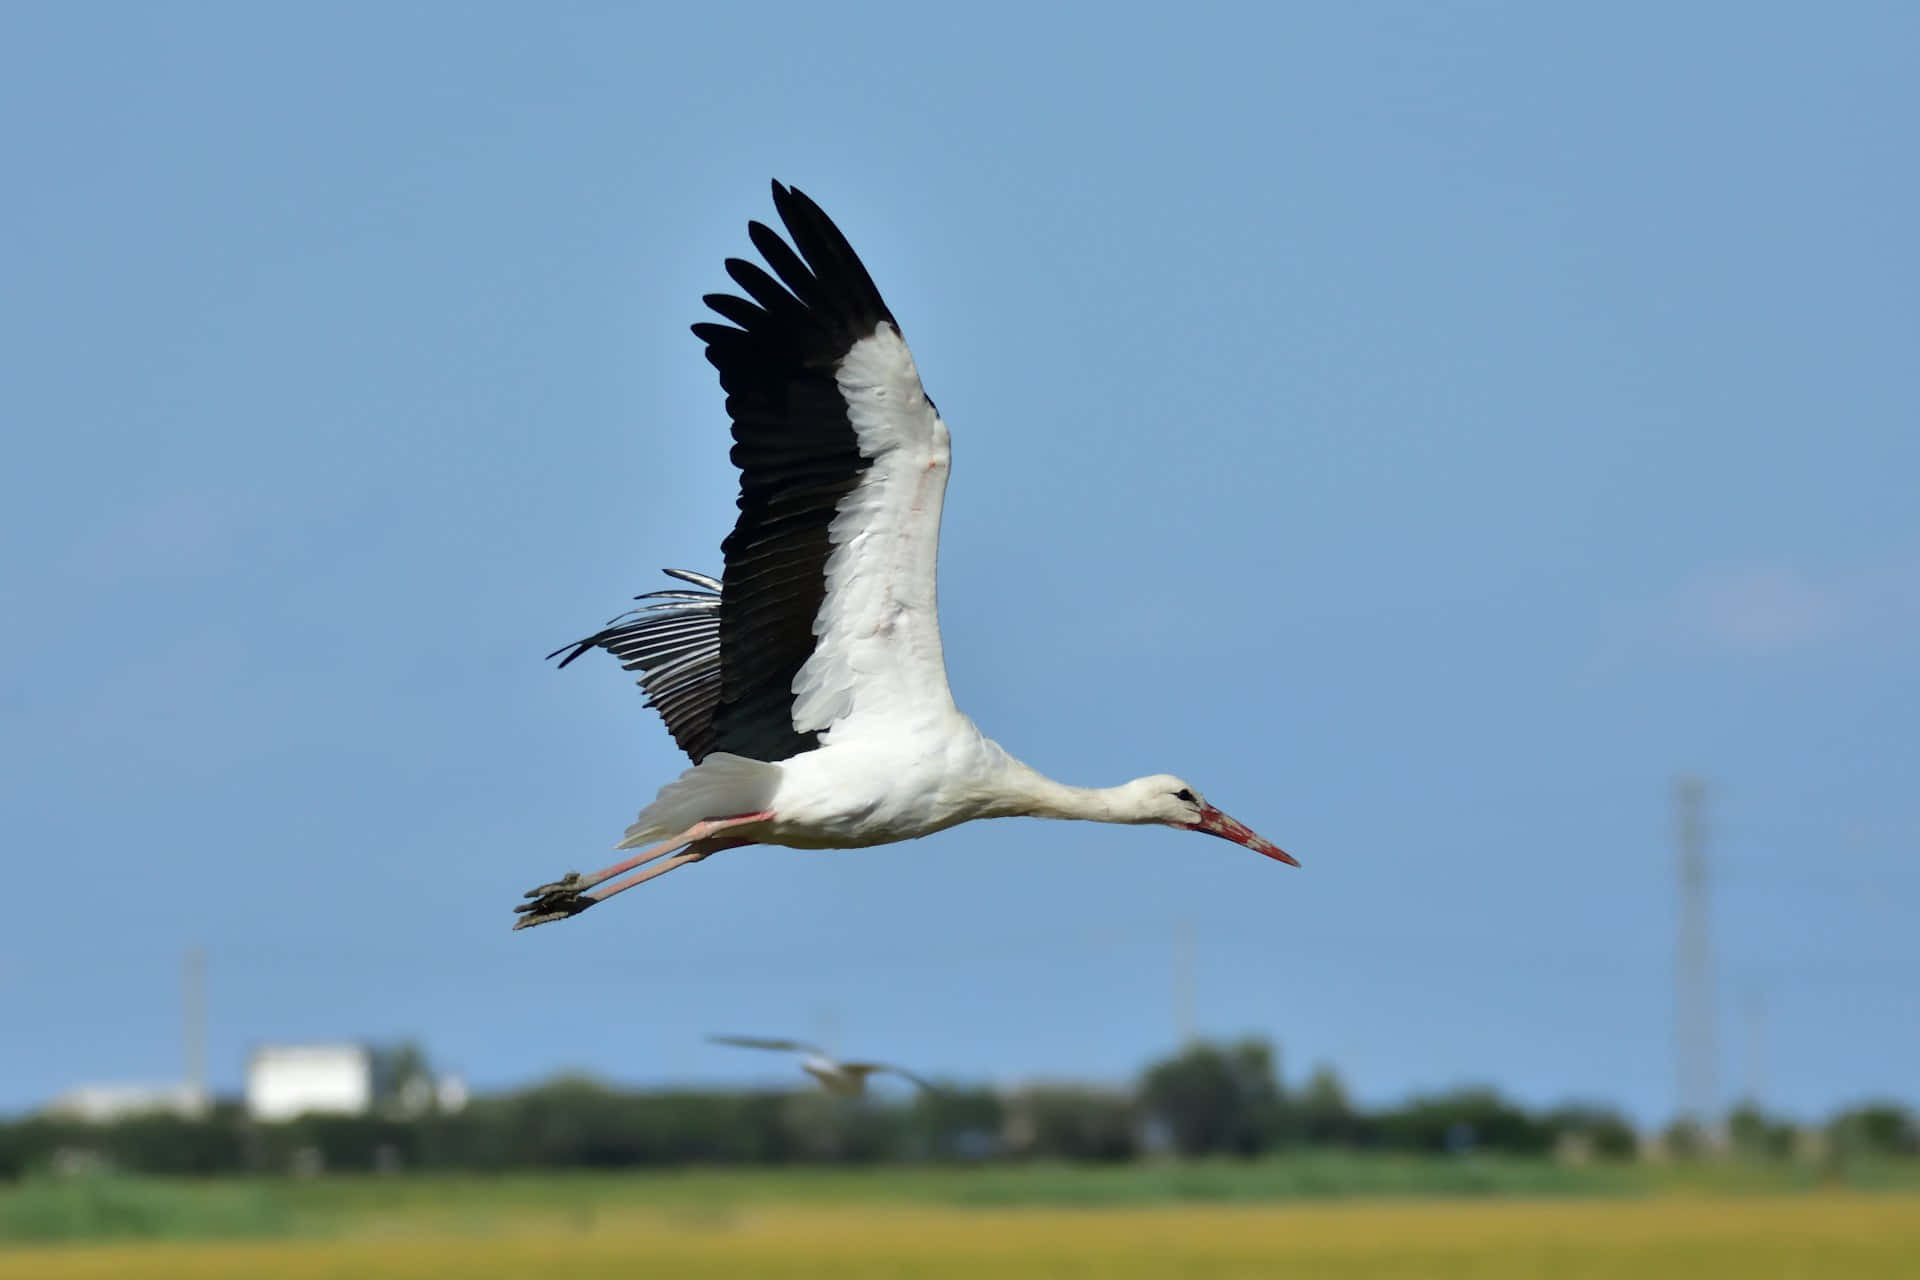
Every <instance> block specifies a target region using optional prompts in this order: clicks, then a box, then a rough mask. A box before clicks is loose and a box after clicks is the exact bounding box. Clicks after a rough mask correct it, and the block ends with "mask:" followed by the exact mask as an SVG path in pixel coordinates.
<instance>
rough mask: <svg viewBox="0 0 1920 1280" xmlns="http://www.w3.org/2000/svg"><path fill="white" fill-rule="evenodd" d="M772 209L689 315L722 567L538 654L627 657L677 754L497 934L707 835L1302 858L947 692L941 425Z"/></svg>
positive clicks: (637, 880) (824, 252) (859, 310)
mask: <svg viewBox="0 0 1920 1280" xmlns="http://www.w3.org/2000/svg"><path fill="white" fill-rule="evenodd" d="M773 204H774V208H775V209H776V210H777V211H778V212H779V214H780V220H781V221H782V222H784V223H785V224H786V228H787V234H788V236H789V237H791V239H792V245H791V246H789V245H788V243H787V242H786V241H783V240H782V239H781V238H780V237H779V235H777V234H776V233H775V232H773V231H772V230H770V229H769V228H767V227H766V226H763V225H762V224H760V223H758V222H751V223H748V225H747V234H748V236H749V238H750V239H752V241H753V244H754V247H755V248H756V249H758V250H759V251H760V253H761V255H762V256H763V257H765V258H766V260H767V264H768V265H769V266H770V267H772V268H773V274H772V275H769V274H768V273H767V272H766V271H764V270H762V269H761V268H760V267H758V266H755V265H754V264H753V263H751V262H745V261H742V260H741V259H738V258H729V259H728V260H727V263H726V268H727V274H728V275H730V276H731V277H733V280H734V282H735V283H736V284H738V285H739V286H740V288H741V289H742V290H744V291H745V292H746V293H747V294H748V296H749V298H751V301H749V300H748V299H747V298H739V297H735V296H733V295H731V294H724V293H712V294H708V295H707V296H706V298H705V299H704V301H705V302H706V304H707V306H709V307H710V308H712V309H713V310H714V311H716V312H718V313H719V314H720V316H721V317H722V318H723V319H725V320H728V321H730V322H731V323H730V324H712V323H707V324H696V325H694V326H693V332H694V334H695V335H696V336H697V337H699V338H700V340H701V341H703V342H704V343H706V346H707V359H708V361H710V362H711V363H712V364H713V366H714V367H715V368H716V369H718V370H719V371H720V386H721V388H722V389H723V390H724V391H725V392H726V394H727V413H728V415H729V416H730V417H731V418H732V419H733V439H734V446H733V452H732V458H733V462H734V465H735V466H737V467H739V468H740V497H739V508H740V515H739V518H738V520H737V521H736V522H735V524H734V528H733V533H732V535H731V536H729V537H728V538H727V540H726V541H725V542H724V543H722V544H721V548H720V549H721V554H722V556H723V557H724V559H725V562H726V572H725V575H724V576H723V577H722V578H721V579H719V580H717V581H716V580H715V579H713V578H709V577H706V576H704V575H702V574H698V573H691V572H688V571H686V570H677V569H669V570H667V573H668V574H669V575H670V576H672V577H674V578H676V579H678V580H679V581H680V582H682V583H684V584H686V585H685V586H683V587H681V588H680V589H677V590H669V591H656V592H651V593H649V594H647V595H643V596H640V597H637V598H638V599H639V600H641V601H643V602H646V603H644V604H642V606H641V607H640V608H638V609H635V610H633V611H631V612H629V613H625V614H622V615H621V616H620V617H618V618H615V619H614V620H613V621H612V622H610V623H609V624H608V625H607V627H606V628H605V629H604V630H602V631H599V632H596V633H595V634H593V635H591V636H588V637H587V638H586V639H584V640H581V641H579V642H578V643H577V644H573V645H568V646H564V647H563V648H561V649H558V650H555V651H554V653H553V654H551V655H549V656H550V657H558V656H559V655H560V654H563V653H564V654H565V655H566V656H565V657H564V658H562V659H561V662H560V665H561V666H563V667H564V666H566V665H567V663H569V662H572V661H573V660H574V659H575V658H578V657H579V656H580V655H581V654H583V653H585V652H587V651H588V650H589V649H594V648H600V649H605V650H607V651H608V652H609V653H611V654H613V655H614V656H615V657H616V658H618V659H619V660H620V663H621V665H622V666H624V667H625V668H626V669H627V670H629V671H637V672H639V673H640V679H639V683H640V685H641V687H642V688H643V689H644V690H645V691H646V694H647V699H648V703H649V705H651V706H653V707H654V708H655V709H656V710H658V711H659V713H660V715H661V718H662V719H664V720H665V721H666V726H667V731H668V732H669V733H671V734H672V735H673V739H674V741H675V742H676V743H678V744H679V746H680V748H681V749H682V750H684V751H685V752H686V753H687V754H688V756H690V757H691V758H692V759H693V767H692V768H691V769H688V770H687V771H686V772H685V773H682V774H681V775H680V776H679V777H678V778H676V779H675V780H674V781H672V782H669V783H668V784H667V785H666V786H664V787H662V788H661V789H660V792H659V795H658V796H657V798H656V799H655V800H654V802H653V803H652V804H650V805H648V806H647V807H646V808H645V809H642V810H641V811H640V816H639V817H638V818H637V819H636V820H635V821H634V823H633V825H632V826H630V827H628V828H627V833H626V838H625V839H624V840H622V841H621V842H620V844H619V845H618V846H617V847H618V848H620V849H623V850H625V849H637V850H638V852H636V853H634V854H633V855H632V856H631V857H627V858H623V859H621V860H620V861H619V862H616V863H614V864H613V865H612V866H610V867H607V868H606V869H605V870H602V871H598V872H595V873H594V874H593V875H590V876H582V875H580V874H579V873H578V872H573V873H569V874H568V875H567V876H566V877H565V878H564V879H561V880H558V881H555V882H554V883H551V884H545V885H542V886H540V887H539V888H537V889H534V890H531V891H529V892H528V893H527V895H526V897H527V898H528V899H530V901H528V902H525V903H522V904H521V905H520V906H519V907H517V908H516V911H517V913H518V914H519V916H520V919H519V920H518V921H517V922H516V923H515V924H514V928H516V929H520V928H525V927H527V926H529V925H536V924H544V923H546V922H548V921H550V920H560V919H564V918H566V917H568V916H572V915H576V914H578V913H579V912H581V911H584V910H586V909H587V908H588V907H591V906H593V905H595V904H596V903H601V902H605V901H606V900H607V899H608V898H611V897H612V896H613V895H615V894H617V893H622V892H624V891H625V890H627V889H631V888H633V887H634V886H635V885H638V884H642V883H645V882H646V881H648V880H651V879H653V878H654V877H656V876H661V875H665V874H666V873H667V872H669V871H672V870H673V869H674V868H676V867H684V866H686V865H687V864H688V863H690V862H698V861H700V860H701V859H702V858H706V857H708V856H710V855H711V854H714V853H717V852H718V851H720V850H722V849H733V848H738V847H740V846H742V845H750V844H774V845H785V846H787V847H789V848H794V849H857V848H864V847H866V846H869V845H877V844H888V843H891V842H893V841H896V840H912V839H914V838H916V837H919V836H925V835H931V834H933V833H934V832H936V831H943V830H945V829H946V828H948V827H951V826H954V825H956V824H957V823H961V822H969V821H972V820H973V819H975V818H1007V817H1018V816H1026V817H1035V818H1080V819H1085V820H1087V821H1091V822H1124V823H1135V824H1140V823H1159V824H1161V825H1164V826H1169V827H1178V828H1180V829H1181V830H1183V831H1203V832H1206V833H1207V834H1209V835H1215V836H1220V837H1223V838H1225V839H1227V840H1231V841H1234V842H1235V843H1236V844H1242V845H1245V846H1246V847H1247V848H1249V849H1253V850H1255V851H1257V852H1259V853H1263V854H1265V855H1267V856H1268V857H1270V858H1277V859H1279V860H1280V861H1282V862H1286V863H1291V864H1292V865H1294V866H1298V865H1299V863H1297V862H1295V861H1294V859H1293V858H1292V857H1291V856H1289V855H1288V854H1287V853H1286V852H1285V851H1284V850H1282V849H1280V848H1279V847H1278V846H1277V845H1274V844H1273V843H1271V842H1270V841H1268V840H1265V839H1263V838H1262V837H1260V836H1258V835H1255V834H1254V833H1253V832H1252V831H1250V830H1248V829H1247V828H1246V827H1244V826H1242V825H1241V824H1240V823H1238V822H1236V821H1235V820H1234V819H1232V818H1230V817H1228V816H1227V815H1226V814H1224V813H1222V812H1220V810H1218V809H1216V808H1214V807H1213V806H1212V805H1210V804H1208V803H1207V802H1206V801H1205V800H1203V799H1201V798H1200V793H1199V792H1198V791H1196V790H1195V789H1194V788H1193V787H1192V786H1191V785H1189V784H1188V783H1186V782H1183V781H1181V780H1180V779H1179V778H1176V777H1172V776H1171V775H1168V774H1164V773H1160V774H1154V775H1153V776H1151V777H1146V778H1136V779H1135V780H1134V781H1132V782H1128V783H1125V784H1123V785H1121V786H1117V787H1106V788H1096V789H1088V788H1082V787H1069V786H1065V785H1063V784H1061V783H1058V782H1055V781H1053V780H1052V779H1051V778H1048V777H1045V776H1044V775H1042V774H1040V773H1038V772H1037V771H1035V770H1033V769H1030V768H1028V767H1027V766H1026V765H1024V764H1022V763H1021V762H1020V761H1018V760H1016V759H1014V758H1013V756H1011V755H1009V754H1008V753H1007V752H1006V751H1005V750H1003V749H1002V748H1001V747H1000V745H999V744H998V743H996V742H994V741H993V740H992V739H991V738H988V737H987V736H986V735H985V734H983V733H981V732H980V730H979V729H977V728H975V727H974V723H973V721H971V720H969V719H968V718H967V717H966V716H965V715H963V714H962V713H961V712H960V710H959V708H957V707H955V706H954V703H953V695H952V693H951V692H950V691H949V690H948V688H947V672H946V662H945V659H944V657H943V656H942V654H941V649H940V624H939V618H938V617H937V615H936V612H935V601H934V562H935V559H936V557H937V556H938V554H939V545H940V505H941V499H942V497H943V495H944V494H945V492H946V488H947V465H948V436H947V425H946V423H944V422H942V421H941V420H940V415H939V412H938V411H937V410H936V409H935V408H934V404H933V401H932V400H930V399H929V398H928V397H927V393H926V391H925V390H924V389H923V388H922V387H921V385H920V375H919V373H918V372H917V371H916V370H915V368H914V363H913V355H912V353H911V352H910V351H908V350H907V344H906V340H905V339H904V338H902V337H901V335H900V326H899V325H898V324H897V323H896V322H895V321H894V318H893V315H892V313H891V312H889V311H888V310H887V304H886V303H885V302H883V301H881V299H880V292H879V290H878V289H876V288H875V287H874V284H873V280H872V278H871V277H870V276H868V274H867V270H866V268H865V267H864V266H862V265H861V262H860V259H859V258H858V256H856V255H855V254H854V251H853V248H852V246H850V245H849V244H848V243H847V240H846V237H845V236H843V235H841V233H840V230H839V228H837V227H835V226H834V225H833V223H832V221H830V220H829V219H828V217H827V215H826V214H825V213H823V212H821V210H820V207H819V206H818V205H816V204H815V203H814V202H813V201H812V200H810V199H808V198H807V197H806V196H805V195H803V194H801V193H800V192H799V191H796V190H792V189H790V188H787V187H783V186H781V185H780V184H779V183H778V182H776V183H774V184H773ZM776 276H777V277H778V279H776V278H775V277H776ZM648 864H653V865H648ZM641 868H645V869H644V870H642V869H641ZM621 876H624V877H625V878H624V879H616V877H621Z"/></svg>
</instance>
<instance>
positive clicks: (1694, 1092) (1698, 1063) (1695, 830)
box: [1673, 775, 1719, 1140]
mask: <svg viewBox="0 0 1920 1280" xmlns="http://www.w3.org/2000/svg"><path fill="white" fill-rule="evenodd" d="M1706 791H1707V784H1706V783H1705V782H1703V781H1701V780H1700V779H1699V778H1697V777H1692V776H1687V775H1683V776H1681V777H1679V778H1677V779H1675V780H1674V784H1673V825H1674V843H1675V845H1676V846H1677V849H1678V853H1679V860H1678V865H1677V868H1676V869H1677V870H1678V872H1679V877H1680V936H1679V939H1678V946H1677V947H1676V949H1675V960H1676V964H1675V974H1674V1059H1675V1061H1674V1066H1675V1074H1676V1076H1677V1084H1678V1086H1679V1095H1680V1096H1679V1103H1680V1114H1681V1116H1682V1117H1683V1118H1687V1119H1691V1120H1692V1121H1693V1122H1694V1123H1695V1124H1697V1125H1699V1126H1700V1130H1701V1132H1702V1134H1703V1135H1705V1136H1706V1137H1707V1138H1708V1139H1709V1140H1711V1139H1712V1137H1713V1135H1714V1134H1715V1133H1716V1132H1717V1130H1718V1127H1719V1117H1718V1111H1719V1101H1718V1099H1717V1097H1716V1096H1715V1094H1716V1087H1717V1086H1716V1080H1715V1074H1716V1073H1715V1061H1716V1052H1717V1051H1716V1049H1715V1046H1714V1011H1713V947H1712V943H1711V941H1710V940H1709V938H1708V936H1707V916H1708V912H1707V852H1706V844H1707V824H1706V817H1705V813H1704V810H1705V807H1706Z"/></svg>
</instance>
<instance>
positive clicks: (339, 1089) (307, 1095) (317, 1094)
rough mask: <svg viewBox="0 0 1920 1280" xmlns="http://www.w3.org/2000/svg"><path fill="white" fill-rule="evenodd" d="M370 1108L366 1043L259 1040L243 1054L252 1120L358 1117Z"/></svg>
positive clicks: (370, 1058)
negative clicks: (264, 1042)
mask: <svg viewBox="0 0 1920 1280" xmlns="http://www.w3.org/2000/svg"><path fill="white" fill-rule="evenodd" d="M372 1107H373V1053H372V1052H371V1051H370V1050H369V1049H368V1048H367V1047H366V1046H365V1045H359V1044H275V1045H262V1046H260V1047H259V1048H257V1049H255V1050H254V1051H253V1053H252V1054H251V1055H250V1056H249V1057H248V1059H247V1114H248V1115H249V1116H250V1117H252V1118H253V1119H255V1120H291V1119H293V1118H294V1117H295V1116H299V1115H305V1114H306V1113H308V1112H310V1111H322V1112H327V1113H329V1114H332V1115H350V1116H357V1115H364V1114H366V1112H368V1111H369V1110H371V1109H372Z"/></svg>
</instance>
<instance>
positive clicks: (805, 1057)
mask: <svg viewBox="0 0 1920 1280" xmlns="http://www.w3.org/2000/svg"><path fill="white" fill-rule="evenodd" d="M707 1039H709V1040H711V1041H712V1042H713V1043H715V1044H730V1045H733V1046H734V1047H735V1048H739V1049H774V1050H777V1051H781V1052H785V1053H797V1054H799V1055H800V1069H801V1070H802V1071H804V1072H806V1073H807V1074H808V1075H810V1076H812V1077H813V1078H814V1079H815V1080H818V1081H819V1082H820V1087H821V1088H823V1089H825V1090H826V1091H827V1092H828V1093H834V1094H838V1095H840V1096H841V1097H843V1098H856V1097H859V1096H860V1095H861V1094H863V1093H865V1092H866V1091H867V1077H868V1076H874V1075H881V1074H887V1075H896V1076H899V1077H900V1078H901V1079H902V1080H907V1081H911V1082H912V1083H913V1084H915V1085H917V1086H918V1087H920V1088H922V1089H925V1090H926V1091H927V1092H929V1093H939V1092H940V1089H939V1086H937V1085H932V1084H929V1083H927V1082H926V1081H925V1080H922V1079H921V1078H920V1077H919V1076H917V1075H915V1074H913V1072H911V1071H909V1070H907V1069H906V1068H905V1067H896V1066H893V1065H892V1064H891V1063H886V1062H842V1061H840V1060H839V1059H838V1058H835V1057H834V1056H833V1055H831V1054H829V1053H828V1052H827V1051H826V1050H825V1049H822V1048H821V1047H820V1046H819V1045H814V1044H808V1043H807V1042H806V1041H804V1040H765V1039H762V1038H761V1037H759V1036H708V1037H707Z"/></svg>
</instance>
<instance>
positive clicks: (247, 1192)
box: [0, 1152, 1920, 1245]
mask: <svg viewBox="0 0 1920 1280" xmlns="http://www.w3.org/2000/svg"><path fill="white" fill-rule="evenodd" d="M1817 1189H1825V1190H1840V1189H1849V1190H1858V1191H1897V1190H1905V1191H1910V1192H1915V1193H1920V1162H1915V1161H1898V1162H1880V1163H1871V1164H1853V1165H1849V1166H1847V1167H1845V1168H1844V1169H1834V1168H1826V1169H1821V1168H1816V1167H1812V1166H1806V1165H1792V1164H1740V1163H1727V1164H1704V1165H1682V1166H1672V1167H1666V1168H1662V1167H1658V1166H1650V1165H1644V1164H1632V1165H1590V1166H1585V1167H1567V1166H1562V1165H1557V1164H1553V1163H1551V1162H1549V1161H1544V1160H1527V1159H1517V1158H1500V1157H1478V1158H1468V1159H1456V1160H1436V1159H1423V1158H1419V1157H1411V1156H1404V1157H1402V1156H1374V1155H1368V1156H1361V1155H1349V1154H1341V1153H1332V1152H1328V1153H1313V1154H1302V1155H1293V1156H1287V1157H1283V1158H1275V1159H1267V1160H1259V1161H1251V1162H1246V1161H1231V1160H1221V1161H1202V1162H1178V1163H1175V1162H1168V1163H1142V1164H1126V1165H1115V1166H1105V1167H1102V1166H1085V1165H1059V1164H1027V1165H994V1166H987V1167H980V1168H954V1167H907V1168H899V1167H875V1168H855V1169H845V1168H842V1169H830V1168H820V1167H803V1168H787V1169H758V1168H755V1169H713V1168H704V1169H693V1170H687V1171H684V1172H674V1171H642V1172H618V1173H592V1172H580V1173H539V1174H509V1175H499V1176H486V1175H409V1176H385V1177H381V1176H371V1175H337V1176H328V1177H320V1178H304V1179H301V1178H216V1179H206V1180H188V1179H160V1178H121V1177H98V1178H35V1179H29V1180H27V1181H25V1182H22V1183H19V1184H16V1185H13V1186H3V1185H0V1243H11V1244H15V1245H22V1244H34V1243H51V1242H58V1241H100V1240H111V1239H116V1238H118V1239H180V1240H185V1239H219V1238H241V1237H255V1238H259V1237H277V1236H301V1237H310V1238H311V1237H329V1238H338V1237H343V1236H352V1235H365V1234H369V1233H372V1234H395V1233H400V1234H405V1233H413V1234H421V1233H427V1234H440V1235H462V1234H468V1233H472V1232H498V1231H504V1230H509V1229H517V1228H516V1224H526V1223H537V1224H538V1225H539V1226H540V1227H541V1229H547V1228H549V1227H551V1228H553V1229H555V1230H591V1229H593V1228H594V1227H596V1226H597V1225H598V1224H599V1223H601V1222H602V1221H606V1220H616V1219H621V1220H623V1219H625V1218H627V1217H629V1216H631V1214H632V1213H634V1212H635V1211H636V1210H643V1211H645V1212H647V1213H651V1214H654V1215H658V1216H661V1217H663V1218H666V1219H671V1220H676V1221H677V1220H680V1219H689V1220H696V1221H699V1220H708V1219H717V1218H721V1217H726V1216H728V1215H733V1214H738V1213H740V1212H744V1211H748V1210H757V1209H767V1208H781V1209H785V1208H860V1209H867V1208H875V1209H887V1208H895V1209H897V1208H912V1207H925V1208H950V1209H970V1210H987V1209H1001V1208H1030V1209H1038V1208H1049V1209H1069V1208H1122V1207H1124V1208H1132V1207H1145V1206H1169V1205H1233V1204H1247V1205H1272V1204H1277V1203H1297V1202H1301V1201H1322V1200H1330V1199H1340V1198H1366V1199H1381V1198H1399V1199H1436V1198H1464V1197H1471V1198H1481V1199H1486V1198H1493V1197H1509V1198H1510V1197H1540V1196H1551V1197H1562V1198H1566V1197H1582V1198H1632V1197H1646V1196H1653V1195H1675V1194H1687V1195H1696V1196H1709V1195H1723V1196H1724V1195H1734V1196H1752V1195H1766V1194H1782V1193H1794V1192H1809V1191H1813V1190H1817Z"/></svg>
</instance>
